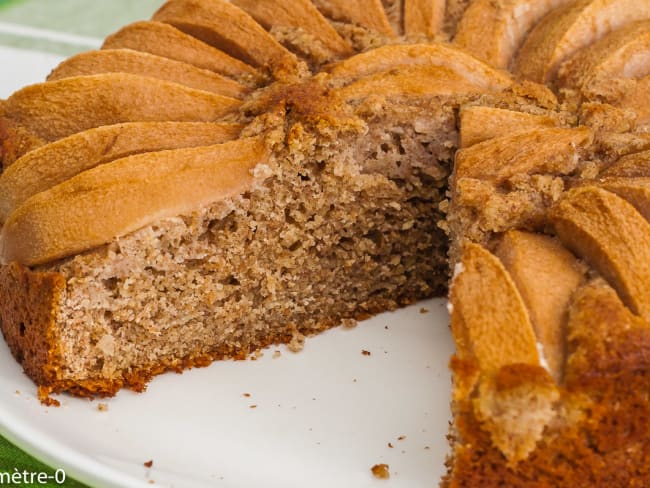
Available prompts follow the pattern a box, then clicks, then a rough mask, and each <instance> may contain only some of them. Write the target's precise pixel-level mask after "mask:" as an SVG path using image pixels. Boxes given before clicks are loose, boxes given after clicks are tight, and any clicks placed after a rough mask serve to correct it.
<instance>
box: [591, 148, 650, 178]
mask: <svg viewBox="0 0 650 488" xmlns="http://www.w3.org/2000/svg"><path fill="white" fill-rule="evenodd" d="M601 176H604V177H609V176H620V177H627V178H635V177H638V176H647V177H650V150H647V151H640V152H637V153H632V154H628V155H627V156H623V157H622V158H620V159H619V160H618V161H616V162H615V163H614V164H612V165H611V166H610V167H609V168H607V169H606V170H605V171H603V172H602V173H601Z"/></svg>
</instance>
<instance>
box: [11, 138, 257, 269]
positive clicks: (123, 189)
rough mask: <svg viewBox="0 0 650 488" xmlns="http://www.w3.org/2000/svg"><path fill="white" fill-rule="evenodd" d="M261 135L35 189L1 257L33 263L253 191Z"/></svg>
mask: <svg viewBox="0 0 650 488" xmlns="http://www.w3.org/2000/svg"><path fill="white" fill-rule="evenodd" d="M267 157H268V151H267V149H266V147H265V145H264V144H263V141H262V138H261V137H260V138H252V139H240V140H236V141H231V142H226V143H224V144H218V145H214V146H206V147H195V148H188V149H174V150H170V151H161V152H150V153H144V154H138V155H135V156H129V157H127V158H123V159H118V160H116V161H113V162H110V163H107V164H103V165H101V166H97V167H96V168H93V169H90V170H88V171H85V172H83V173H81V174H79V175H77V176H75V177H74V178H72V179H70V180H68V181H66V182H65V183H62V184H60V185H57V186H54V187H52V188H50V189H49V190H45V191H43V192H41V193H38V194H36V195H34V196H33V197H31V198H30V199H28V200H27V201H26V202H24V203H23V204H22V205H21V206H20V207H18V208H17V209H16V210H15V211H14V212H13V213H12V214H11V215H10V216H9V218H8V219H7V221H6V223H5V225H4V227H3V228H2V233H1V234H0V261H1V262H2V263H4V264H6V263H9V262H12V261H17V262H19V263H21V264H24V265H27V266H32V265H37V264H42V263H46V262H49V261H52V260H55V259H59V258H63V257H65V256H69V255H72V254H76V253H79V252H82V251H85V250H88V249H92V248H94V247H97V246H100V245H102V244H105V243H107V242H110V241H111V240H112V239H114V238H116V237H119V236H122V235H125V234H127V233H129V232H133V231H135V230H137V229H140V228H142V227H145V226H147V225H150V224H152V223H154V222H157V221H160V220H162V219H165V218H170V217H175V216H178V215H183V214H187V213H190V212H193V211H196V210H198V209H199V208H201V207H202V206H206V205H210V204H213V203H215V202H218V201H220V200H223V199H224V198H227V197H230V196H234V195H237V194H239V193H241V192H243V191H245V190H246V189H248V188H249V187H250V185H251V182H252V179H253V177H252V175H251V169H252V168H254V167H255V165H256V164H258V163H260V162H262V161H264V160H265V159H266V158H267Z"/></svg>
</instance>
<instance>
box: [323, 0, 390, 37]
mask: <svg viewBox="0 0 650 488" xmlns="http://www.w3.org/2000/svg"><path fill="white" fill-rule="evenodd" d="M312 3H313V4H314V5H316V7H317V8H318V10H320V11H321V12H323V13H324V14H325V15H326V16H327V17H329V18H331V19H332V20H342V21H344V22H350V23H351V24H356V25H360V26H361V27H365V28H367V29H371V30H374V31H376V32H378V33H380V34H383V35H385V36H388V37H395V31H394V30H393V28H392V27H391V25H390V22H389V21H388V17H387V16H386V12H385V11H384V7H383V5H382V3H381V0H356V1H354V2H351V1H350V0H313V2H312Z"/></svg>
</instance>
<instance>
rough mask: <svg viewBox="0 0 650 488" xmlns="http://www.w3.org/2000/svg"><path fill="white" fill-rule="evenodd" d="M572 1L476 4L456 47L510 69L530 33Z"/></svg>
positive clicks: (484, 1)
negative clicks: (552, 11)
mask: <svg viewBox="0 0 650 488" xmlns="http://www.w3.org/2000/svg"><path fill="white" fill-rule="evenodd" d="M570 1H571V0H476V1H475V2H471V3H470V4H469V6H468V7H467V10H465V14H464V15H463V17H462V19H461V20H460V23H459V24H458V29H457V31H456V36H455V37H454V44H455V45H457V46H459V47H461V48H463V49H465V50H466V51H467V52H469V53H471V54H473V55H474V56H476V57H477V58H479V59H481V60H483V61H485V62H486V63H488V64H490V65H492V66H494V67H496V68H504V69H507V68H508V67H509V66H510V64H511V62H512V59H513V57H514V55H515V53H516V52H517V50H518V49H519V46H520V45H521V44H522V42H523V41H524V39H525V37H526V35H527V34H528V32H529V31H530V30H531V29H532V28H533V27H534V26H535V25H536V24H537V23H538V22H539V21H540V20H541V19H542V17H544V16H545V15H546V14H547V13H548V12H550V11H551V10H553V9H555V8H558V7H560V6H562V5H566V4H567V3H569V2H570Z"/></svg>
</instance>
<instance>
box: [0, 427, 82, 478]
mask: <svg viewBox="0 0 650 488" xmlns="http://www.w3.org/2000/svg"><path fill="white" fill-rule="evenodd" d="M3 473H5V478H3ZM41 473H44V474H41ZM39 474H40V476H41V480H45V483H38V480H39V478H38V477H39ZM6 476H9V477H11V476H13V477H14V478H13V480H12V479H11V478H9V477H6ZM56 480H63V478H62V472H61V471H59V473H55V469H52V468H50V467H48V466H45V465H44V464H42V463H40V462H39V461H37V460H36V459H34V458H33V457H32V456H30V455H29V454H27V453H26V452H24V451H21V450H20V449H18V448H17V447H15V446H13V445H12V444H10V443H9V442H8V441H7V440H6V439H4V438H2V437H0V486H30V487H31V486H43V487H61V486H64V487H70V488H79V487H81V488H83V487H85V486H86V485H84V484H81V483H79V482H78V481H75V480H73V479H71V478H70V477H69V476H66V477H65V481H64V483H63V484H59V483H57V481H56ZM15 481H18V483H14V482H15Z"/></svg>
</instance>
